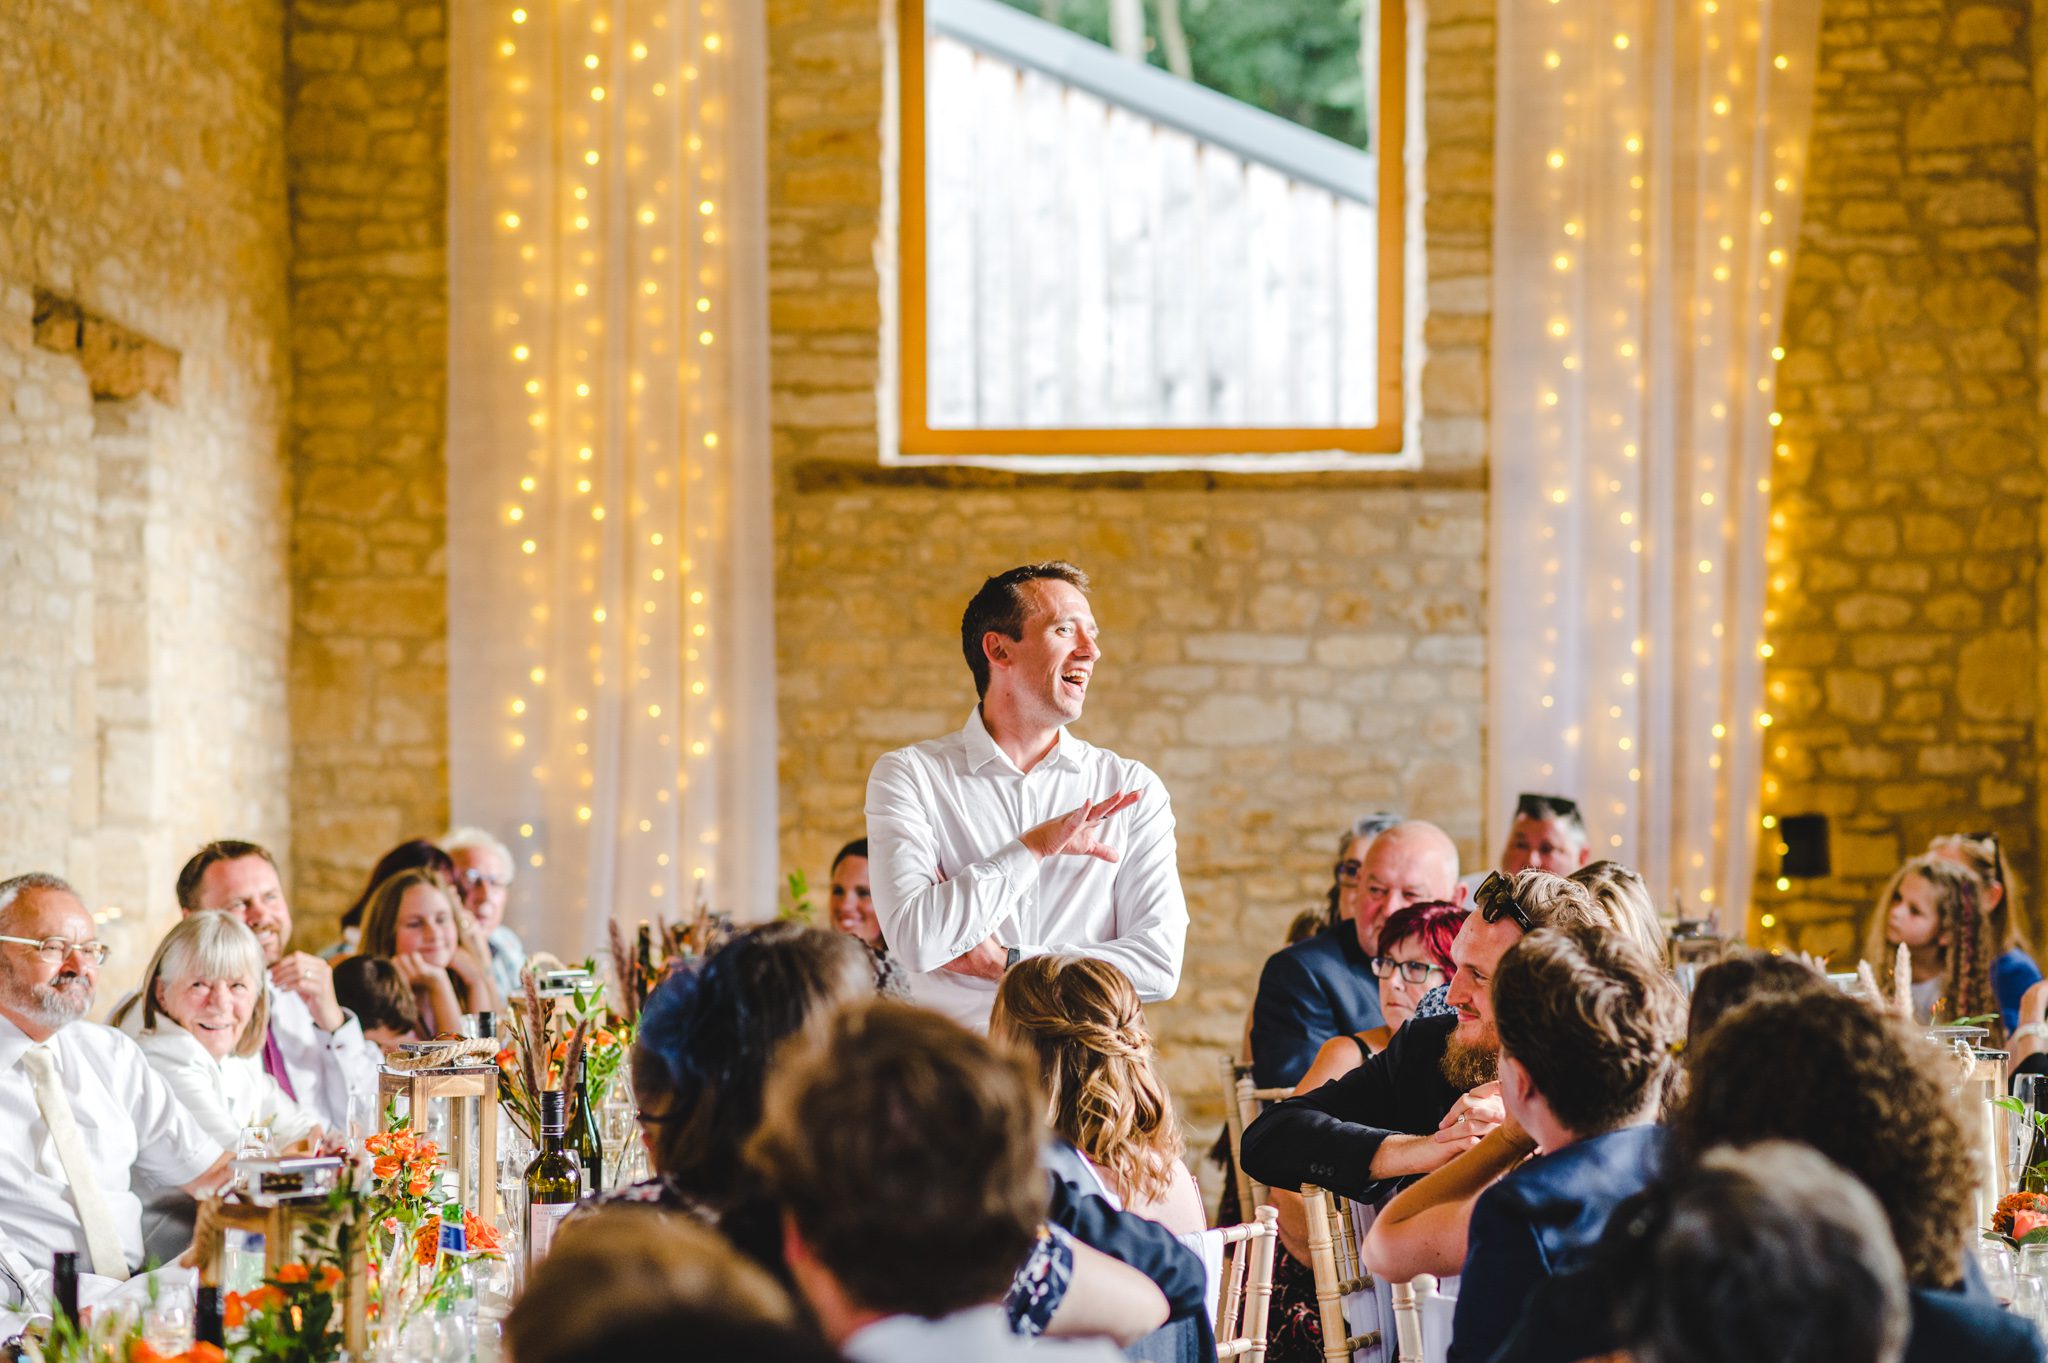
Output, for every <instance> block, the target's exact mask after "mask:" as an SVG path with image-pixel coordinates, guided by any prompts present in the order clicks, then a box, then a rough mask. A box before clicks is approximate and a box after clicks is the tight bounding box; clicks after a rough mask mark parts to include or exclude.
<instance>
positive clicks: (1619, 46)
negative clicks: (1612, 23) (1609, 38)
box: [1614, 33, 1628, 52]
mask: <svg viewBox="0 0 2048 1363" xmlns="http://www.w3.org/2000/svg"><path fill="white" fill-rule="evenodd" d="M1614 50H1615V51H1617V52H1626V51H1628V35H1627V34H1626V33H1617V34H1615V35H1614Z"/></svg>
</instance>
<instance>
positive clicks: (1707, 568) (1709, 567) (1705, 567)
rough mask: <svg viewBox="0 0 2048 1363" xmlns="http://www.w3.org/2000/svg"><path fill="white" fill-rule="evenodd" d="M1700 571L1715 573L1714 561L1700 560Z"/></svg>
mask: <svg viewBox="0 0 2048 1363" xmlns="http://www.w3.org/2000/svg"><path fill="white" fill-rule="evenodd" d="M1700 571H1701V572H1703V573H1711V572H1713V571H1714V561H1713V560H1712V559H1709V558H1703V559H1701V560H1700Z"/></svg>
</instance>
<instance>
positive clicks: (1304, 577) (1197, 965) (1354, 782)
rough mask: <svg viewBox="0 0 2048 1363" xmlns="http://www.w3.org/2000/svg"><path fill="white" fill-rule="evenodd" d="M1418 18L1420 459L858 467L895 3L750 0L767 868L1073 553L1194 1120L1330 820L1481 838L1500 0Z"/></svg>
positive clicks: (872, 442) (1300, 900)
mask: <svg viewBox="0 0 2048 1363" xmlns="http://www.w3.org/2000/svg"><path fill="white" fill-rule="evenodd" d="M1424 8H1425V11H1426V22H1425V24H1424V25H1423V29H1422V33H1423V37H1422V43H1423V51H1422V53H1421V54H1420V55H1421V63H1422V77H1421V78H1422V81H1423V90H1424V130H1423V131H1424V141H1425V144H1426V152H1425V159H1424V162H1423V176H1422V178H1423V189H1424V194H1425V198H1424V200H1423V210H1422V211H1423V217H1424V221H1425V222H1426V224H1427V228H1428V231H1427V247H1426V252H1425V254H1424V256H1423V262H1424V268H1425V269H1426V273H1427V278H1428V300H1427V314H1426V318H1425V322H1424V327H1425V336H1426V339H1427V342H1428V352H1427V359H1426V362H1425V365H1424V368H1423V372H1422V380H1421V386H1422V403H1423V416H1422V456H1423V468H1422V470H1421V471H1420V472H1419V473H1414V474H1403V475H1384V476H1359V475H1346V476H1336V475H1331V476H1323V477H1292V478H1290V477H1267V478H1261V477H1257V476H1244V477H1212V476H1206V475H1195V474H1163V473H1162V474H1153V475H1102V476H1043V475H1040V476H1026V475H1011V474H997V473H987V472H981V471H968V470H948V471H940V472H932V471H901V470H883V469H880V468H878V467H877V460H878V455H879V453H880V447H879V439H880V436H879V433H878V427H877V416H878V411H879V407H878V396H877V391H878V386H880V385H881V384H882V383H883V382H884V381H885V379H886V377H887V371H888V368H889V364H890V361H889V359H888V358H887V356H888V352H887V349H886V347H887V345H888V344H889V342H888V339H887V337H886V335H885V333H884V330H883V316H884V309H883V299H884V297H885V296H886V294H887V292H888V291H889V290H890V289H892V288H893V287H894V284H893V281H894V269H895V263H894V252H895V246H894V241H893V236H892V234H891V231H892V229H891V219H892V216H893V214H892V212H891V211H890V209H889V208H888V205H887V203H886V200H885V196H887V195H889V194H891V193H893V176H894V171H893V166H892V160H891V158H892V157H893V155H894V147H893V143H894V136H895V134H894V129H893V125H892V122H891V120H892V119H893V107H894V106H893V101H894V98H895V94H894V90H893V86H892V83H891V80H890V70H889V67H890V60H888V59H885V54H887V53H888V52H889V51H890V46H889V45H890V44H891V43H892V42H893V33H894V22H895V6H894V5H893V4H892V3H890V2H889V0H769V5H768V20H769V38H770V65H769V100H770V145H769V156H770V169H771V175H772V179H771V184H770V201H769V212H770V233H771V236H770V266H771V278H770V290H771V296H770V302H771V314H772V323H773V334H772V341H771V344H772V369H771V374H770V378H771V382H772V384H773V387H774V399H775V401H774V407H773V415H774V421H775V427H774V435H775V457H776V463H777V475H778V476H777V487H776V497H777V502H776V572H777V583H776V628H777V631H778V652H779V664H780V667H779V685H780V688H781V690H780V720H781V731H782V763H781V766H782V770H781V780H782V806H781V807H782V815H783V843H782V845H783V854H784V859H785V861H786V863H787V864H788V866H789V867H791V868H792V869H802V870H804V871H805V872H806V873H807V874H808V875H809V876H810V878H811V881H812V883H813V884H821V883H822V882H823V880H824V876H825V871H826V865H827V862H828V861H829V858H830V856H831V854H832V852H833V850H834V849H836V848H837V847H838V846H839V844H840V843H841V842H842V841H844V840H845V839H847V838H849V837H853V836H857V835H858V834H859V833H860V831H861V827H862V824H861V808H862V794H863V790H864V787H865V783H866V778H867V773H868V770H869V768H870V767H871V766H872V764H873V762H874V759H875V757H876V756H877V755H878V754H880V753H881V752H882V751H884V750H886V749H888V748H890V747H893V746H896V745H899V744H902V743H905V742H910V741H913V740H915V739H919V738H924V737H930V736H933V735H936V734H939V733H943V732H945V731H947V730H949V729H952V728H955V727H957V726H958V725H959V724H960V723H961V722H962V720H963V719H964V718H965V716H966V714H967V712H968V710H969V708H970V707H971V706H972V704H973V696H974V693H973V687H972V683H971V681H970V680H969V678H968V674H967V670H966V665H965V663H964V661H963V660H962V659H961V658H960V655H959V645H958V638H959V617H960V610H961V608H962V606H964V605H965V603H966V600H967V597H968V596H969V595H970V594H971V593H972V592H973V590H974V589H975V587H977V586H978V585H979V584H980V581H981V579H982V578H983V577H984V576H986V575H987V574H988V573H990V572H994V571H997V570H999V569H1002V568H1005V567H1008V566H1010V565H1011V564H1014V563H1017V562H1021V561H1024V560H1027V559H1034V558H1042V557H1048V556H1053V555H1061V556H1066V557H1071V558H1073V559H1075V560H1076V561H1078V562H1079V563H1081V564H1082V565H1083V566H1084V567H1085V568H1086V569H1087V570H1088V571H1089V572H1090V573H1092V574H1093V575H1094V576H1095V578H1096V581H1097V584H1098V590H1097V593H1096V609H1097V614H1098V617H1099V618H1100V620H1101V621H1102V624H1103V626H1104V629H1105V631H1106V641H1105V661H1104V665H1103V669H1102V671H1101V673H1100V674H1099V680H1098V682H1097V684H1096V687H1095V690H1094V693H1093V696H1092V698H1091V701H1090V707H1089V712H1088V715H1087V718H1086V721H1085V723H1084V724H1083V725H1082V726H1081V728H1080V729H1079V730H1078V732H1081V733H1083V734H1084V735H1085V736H1087V737H1089V738H1090V739H1091V740H1093V741H1096V742H1101V743H1105V744H1107V745H1109V746H1112V747H1114V748H1116V749H1118V750H1119V751H1121V752H1124V753H1127V754H1129V755H1132V756H1135V757H1140V758H1142V759H1144V760H1145V761H1147V762H1148V763H1150V764H1152V765H1153V766H1154V767H1155V768H1156V769H1157V770H1159V772H1160V773H1161V775H1162V776H1163V777H1164V779H1165V781H1166V783H1167V785H1168V787H1169V789H1170V790H1171V792H1172V794H1173V798H1174V804H1175V809H1176V813H1177V815H1178V818H1179V824H1180V848H1181V872H1182V879H1183V882H1184V884H1185V886H1186V889H1187V893H1188V899H1189V904H1190V908H1191V910H1192V912H1193V915H1194V927H1193V932H1192V934H1191V943H1190V948H1189V954H1188V965H1187V970H1186V974H1185V977H1184V983H1183V986H1182V990H1181V993H1180V995H1179V997H1178V998H1176V999H1175V1000H1174V1001H1173V1002H1172V1003H1170V1004H1167V1005H1164V1006H1161V1007H1159V1008H1157V1009H1155V1010H1153V1021H1154V1025H1155V1028H1156V1030H1157V1031H1158V1032H1159V1035H1160V1040H1161V1048H1162V1052H1163V1054H1164V1056H1165V1059H1166V1064H1167V1067H1168V1071H1169V1077H1170V1079H1171V1082H1172V1083H1173V1085H1174V1088H1175V1090H1176V1093H1177V1096H1178V1098H1179V1100H1180V1102H1181V1104H1182V1106H1183V1108H1184V1110H1185V1111H1186V1112H1187V1113H1188V1114H1189V1116H1190V1118H1191V1120H1193V1121H1195V1122H1197V1123H1198V1124H1202V1125H1205V1126H1211V1127H1212V1129H1213V1125H1212V1124H1213V1122H1214V1121H1215V1119H1216V1118H1217V1117H1218V1116H1220V1110H1221V1105H1220V1100H1219V1099H1218V1097H1217V1096H1216V1094H1215V1093H1214V1092H1212V1090H1213V1089H1214V1088H1215V1084H1214V1078H1213V1076H1214V1073H1215V1071H1214V1057H1215V1055H1216V1054H1217V1053H1218V1052H1220V1051H1223V1050H1230V1049H1234V1048H1235V1047H1236V1046H1237V1044H1238V1042H1239V1039H1240V1037H1241V1034H1242V1028H1243V1025H1244V1020H1245V1014H1246V1010H1247V1008H1248V1007H1249V1004H1250V1001H1251V995H1252V991H1253V989H1254V987H1255V985H1256V983H1257V978H1258V971H1259V967H1260V965H1261V964H1262V963H1263V961H1264V959H1265V957H1266V955H1267V954H1268V953H1269V952H1270V951H1272V950H1273V949H1275V948H1276V947H1277V946H1278V945H1279V944H1280V941H1281V938H1282V933H1283V930H1284V928H1285V927H1286V924H1287V922H1288V921H1289V919H1290V918H1291V917H1292V916H1293V915H1294V913H1295V912H1297V911H1298V910H1300V909H1302V908H1306V907H1309V906H1311V905H1313V904H1315V903H1317V902H1319V901H1320V898H1321V894H1322V891H1323V890H1324V888H1326V887H1327V885H1328V883H1329V872H1330V863H1331V861H1332V859H1333V858H1332V851H1333V843H1334V838H1335V832H1336V830H1337V828H1338V827H1340V826H1342V825H1344V824H1346V823H1348V822H1349V821H1350V820H1351V818H1353V817H1354V816H1355V815H1357V814H1359V813H1363V812H1365V811H1367V810H1369V809H1372V808H1376V807H1388V806H1391V807H1395V808H1400V809H1404V810H1406V811H1408V812H1410V813H1412V814H1416V815H1420V816H1426V817H1429V818H1433V819H1437V820H1439V821H1440V822H1442V823H1443V824H1444V825H1445V826H1446V827H1447V828H1448V829H1449V830H1450V831H1451V832H1452V834H1453V835H1454V836H1456V837H1457V838H1458V839H1459V841H1460V843H1461V846H1462V848H1463V850H1464V852H1465V853H1466V855H1467V856H1468V857H1470V856H1473V855H1476V854H1477V853H1478V851H1479V849H1478V847H1477V844H1476V840H1477V838H1478V836H1479V827H1480V810H1479V799H1480V790H1479V785H1480V780H1481V771H1482V764H1481V747H1480V744H1481V736H1480V733H1479V724H1480V717H1481V715H1482V714H1483V710H1484V706H1483V696H1482V691H1483V684H1484V683H1483V676H1484V666H1485V657H1484V648H1483V638H1484V611H1483V604H1482V594H1483V581H1484V562H1483V558H1482V552H1483V550H1482V545H1483V542H1484V534H1485V512H1486V508H1485V497H1484V490H1483V489H1484V459H1485V449H1486V445H1485V441H1486V402H1487V367H1486V355H1487V344H1488V317H1489V299H1490V293H1491V279H1490V268H1491V265H1490V247H1489V243H1490V240H1491V223H1492V179H1493V169H1492V156H1493V121H1492V120H1493V100H1492V90H1493V31H1494V24H1493V7H1492V5H1491V4H1488V3H1483V0H1446V2H1445V3H1440V4H1431V5H1428V6H1426V7H1424Z"/></svg>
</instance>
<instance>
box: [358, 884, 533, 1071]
mask: <svg viewBox="0 0 2048 1363" xmlns="http://www.w3.org/2000/svg"><path fill="white" fill-rule="evenodd" d="M362 954H363V955H365V956H372V957H375V958H377V959H378V960H384V961H389V962H391V964H392V965H394V966H396V967H397V968H398V973H399V975H400V976H402V977H403V978H404V980H405V982H406V983H407V984H409V985H411V986H412V992H413V997H414V998H415V999H416V1000H418V1002H419V1010H420V1025H421V1026H422V1027H423V1028H425V1029H426V1031H427V1032H428V1033H429V1034H430V1035H433V1036H438V1035H440V1034H441V1033H443V1032H449V1033H454V1032H460V1031H461V1030H462V1015H463V1014H464V1013H475V1012H497V1011H498V1010H499V1009H501V1008H502V1007H503V1006H504V1005H503V1003H502V1001H501V1000H500V999H499V998H498V991H497V988H496V986H494V985H493V984H492V983H491V971H490V966H489V965H488V964H486V962H487V961H488V959H489V957H490V949H489V948H488V947H486V946H485V945H484V944H483V941H482V939H480V938H478V937H476V936H475V935H474V933H473V931H472V930H471V929H469V928H467V927H466V925H465V920H464V917H463V915H462V914H461V913H460V911H459V909H458V908H457V906H456V903H455V899H454V896H453V892H452V891H450V890H449V889H448V888H447V887H446V886H445V885H443V884H442V883H441V881H440V880H439V879H437V878H436V877H435V876H434V874H433V873H432V872H431V871H427V870H424V869H416V870H411V871H400V872H399V873H398V874H396V875H394V876H391V877H390V878H389V879H387V880H385V881H384V883H383V884H381V885H379V886H378V887H377V888H376V889H375V890H373V891H371V893H370V902H369V904H368V906H367V907H366V908H365V909H364V910H363V950H362Z"/></svg>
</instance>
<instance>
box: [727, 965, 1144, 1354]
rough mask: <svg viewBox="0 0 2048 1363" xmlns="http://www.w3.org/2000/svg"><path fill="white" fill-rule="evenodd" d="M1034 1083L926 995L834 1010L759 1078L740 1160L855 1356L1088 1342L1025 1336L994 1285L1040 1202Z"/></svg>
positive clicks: (1073, 1346)
mask: <svg viewBox="0 0 2048 1363" xmlns="http://www.w3.org/2000/svg"><path fill="white" fill-rule="evenodd" d="M1039 1103H1040V1099H1039V1097H1038V1094H1037V1092H1036V1089H1035V1086H1034V1085H1033V1083H1032V1080H1031V1077H1030V1075H1029V1074H1027V1073H1026V1072H1025V1070H1024V1068H1023V1066H1022V1065H1021V1063H1019V1062H1018V1061H1016V1060H1013V1059H1011V1058H1010V1057H1008V1056H1006V1055H1004V1054H1003V1053H1001V1052H1000V1051H998V1050H997V1049H996V1047H994V1046H993V1045H991V1044H990V1043H989V1042H988V1041H986V1040H984V1039H982V1038H980V1037H976V1036H974V1035H972V1034H971V1033H968V1032H966V1031H965V1030H963V1029H962V1028H960V1027H958V1026H956V1025H955V1024H953V1023H951V1022H949V1021H947V1020H946V1019H944V1018H942V1017H938V1016H936V1015H934V1014H932V1013H929V1012H926V1011H923V1010H921V1009H916V1008H911V1007H908V1006H905V1005H902V1004H894V1003H875V1004H870V1005H868V1006H867V1007H864V1008H860V1009H855V1010H851V1011H848V1012H846V1013H842V1014H840V1015H839V1016H838V1017H837V1018H835V1019H834V1020H833V1021H832V1024H831V1026H830V1027H829V1028H828V1030H827V1032H826V1034H825V1036H824V1038H823V1040H822V1043H821V1044H819V1045H818V1046H816V1047H815V1048H812V1049H810V1050H809V1051H807V1052H799V1053H793V1054H792V1055H791V1056H790V1057H789V1058H788V1059H786V1060H785V1061H784V1062H783V1063H782V1064H781V1065H780V1066H778V1068H777V1070H776V1072H775V1074H774V1075H773V1076H771V1077H770V1079H769V1082H768V1092H767V1099H766V1103H765V1105H764V1115H763V1118H762V1121H761V1126H760V1129H759V1130H758V1131H756V1132H755V1134H754V1136H753V1139H752V1140H751V1141H750V1142H749V1143H748V1146H747V1155H748V1160H749V1163H750V1164H751V1165H752V1166H753V1168H754V1169H755V1170H756V1172H757V1173H758V1175H759V1176H760V1178H761V1180H762V1182H763V1184H764V1185H765V1186H766V1187H767V1188H768V1189H769V1191H770V1192H771V1193H772V1194H773V1195H774V1197H775V1199H776V1201H777V1202H778V1203H779V1204H780V1206H781V1207H782V1242H783V1247H784V1251H785V1253H786V1255H787V1258H788V1262H789V1269H790V1273H791V1276H792V1277H794V1278H795V1280H796V1283H797V1287H798V1289H799V1291H800V1292H801V1293H802V1294H803V1297H804V1299H805V1300H806V1301H807V1302H809V1303H810V1306H811V1310H812V1313H813V1315H814V1316H815V1317H816V1319H817V1322H818V1325H819V1327H820V1329H822V1330H823V1332H824V1335H825V1338H826V1339H827V1340H829V1341H830V1342H831V1343H832V1344H833V1345H834V1347H836V1348H838V1349H839V1350H840V1352H841V1353H843V1354H844V1355H845V1356H846V1357H847V1358H848V1359H851V1360H853V1363H921V1361H922V1360H932V1363H938V1360H956V1359H974V1360H977V1361H978V1363H996V1360H1000V1359H1009V1358H1018V1359H1022V1358H1027V1357H1029V1358H1037V1357H1050V1358H1072V1359H1084V1358H1086V1359H1101V1360H1103V1361H1104V1363H1113V1361H1114V1360H1116V1359H1118V1358H1119V1357H1120V1355H1119V1354H1118V1352H1117V1350H1116V1349H1115V1347H1114V1346H1112V1345H1110V1344H1108V1343H1107V1342H1094V1343H1069V1344H1056V1343H1051V1342H1048V1341H1036V1342H1027V1341H1025V1340H1023V1339H1020V1338H1018V1337H1017V1336H1016V1335H1014V1334H1013V1333H1011V1330H1010V1327H1009V1324H1008V1321H1007V1320H1006V1319H1005V1316H1004V1308H1003V1298H1004V1295H1005V1293H1006V1292H1007V1291H1008V1290H1009V1287H1010V1284H1011V1281H1012V1278H1013V1275H1014V1274H1015V1271H1016V1266H1017V1264H1018V1262H1019V1261H1021V1260H1022V1259H1023V1258H1024V1256H1025V1253H1026V1251H1028V1250H1029V1249H1030V1247H1031V1244H1032V1241H1033V1239H1034V1238H1035V1236H1036V1233H1037V1227H1038V1225H1039V1223H1040V1222H1041V1221H1043V1220H1044V1218H1045V1215H1046V1186H1045V1177H1044V1174H1043V1172H1042V1171H1041V1170H1040V1168H1039V1164H1038V1146H1039V1139H1040V1137H1039V1123H1040V1108H1039Z"/></svg>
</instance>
